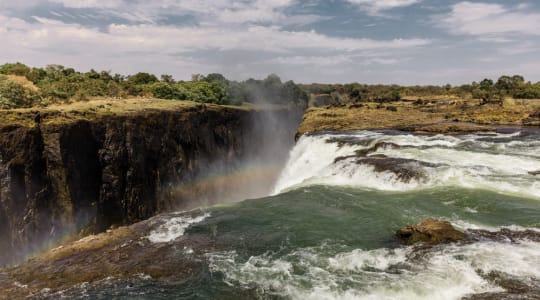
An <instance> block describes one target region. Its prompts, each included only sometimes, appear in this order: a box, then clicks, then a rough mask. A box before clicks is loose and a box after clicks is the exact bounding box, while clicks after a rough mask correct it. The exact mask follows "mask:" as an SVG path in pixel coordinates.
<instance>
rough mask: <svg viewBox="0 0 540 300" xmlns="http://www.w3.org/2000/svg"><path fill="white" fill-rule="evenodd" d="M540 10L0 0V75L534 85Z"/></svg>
mask: <svg viewBox="0 0 540 300" xmlns="http://www.w3.org/2000/svg"><path fill="white" fill-rule="evenodd" d="M539 2H540V1H537V0H524V1H502V0H500V1H488V0H485V1H449V0H305V1H297V0H240V1H231V0H152V1H143V0H0V24H1V25H0V41H1V43H0V63H3V62H15V61H20V62H23V63H26V64H28V65H31V66H45V65H47V64H53V63H54V64H62V65H66V66H71V67H75V68H76V69H79V70H82V71H87V70H89V69H90V68H94V69H97V70H110V71H112V72H116V73H122V74H130V73H135V72H138V71H146V72H152V73H155V74H157V75H160V74H172V75H174V76H175V78H177V79H188V78H190V77H191V74H195V73H202V74H207V73H211V72H218V73H222V74H224V75H226V76H227V77H229V78H233V79H247V78H249V77H255V78H261V77H264V76H266V75H267V74H269V73H276V74H278V75H280V76H281V77H282V78H283V79H293V80H295V81H297V82H303V83H310V82H353V81H358V82H363V83H398V84H445V83H451V84H459V83H465V82H470V81H472V80H479V79H482V78H484V77H491V78H494V79H496V78H497V77H498V76H499V75H501V74H522V75H524V76H525V77H526V79H528V80H531V81H540V3H539Z"/></svg>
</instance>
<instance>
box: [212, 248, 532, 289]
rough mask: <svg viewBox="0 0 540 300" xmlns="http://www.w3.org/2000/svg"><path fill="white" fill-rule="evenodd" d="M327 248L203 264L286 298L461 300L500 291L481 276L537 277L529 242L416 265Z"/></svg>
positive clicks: (386, 253)
mask: <svg viewBox="0 0 540 300" xmlns="http://www.w3.org/2000/svg"><path fill="white" fill-rule="evenodd" d="M327 247H328V246H327V245H323V246H320V247H316V248H305V249H299V250H297V251H294V252H293V253H290V254H288V255H285V256H278V255H274V254H273V253H266V254H264V255H260V256H253V257H250V258H249V259H248V260H247V261H242V260H241V259H240V258H239V256H238V255H237V254H236V252H234V251H233V252H224V253H217V254H212V255H210V256H209V257H210V259H209V260H210V267H211V270H212V271H219V272H222V273H224V274H225V276H226V280H227V281H228V282H229V283H230V284H233V285H238V286H240V287H244V288H249V287H251V288H252V287H253V286H256V287H257V289H258V291H259V293H261V294H264V295H277V296H281V297H286V298H292V299H461V298H462V297H464V296H466V295H469V294H476V293H484V292H494V291H502V289H501V288H500V287H497V286H494V285H492V284H491V283H489V282H488V281H486V280H485V279H484V278H483V277H482V276H481V275H480V274H482V273H484V274H486V273H488V272H490V271H502V272H505V273H506V274H509V275H511V276H516V277H518V278H520V279H522V280H523V281H525V282H526V281H527V280H530V278H539V277H540V250H539V249H540V243H535V242H531V241H520V242H518V243H499V242H479V243H474V244H469V245H464V246H463V245H462V246H458V245H450V246H447V247H444V248H441V249H439V250H436V251H435V252H433V253H429V254H427V255H424V256H423V258H422V259H420V260H417V259H411V258H409V257H413V256H412V255H411V254H412V253H413V248H412V247H406V248H398V249H375V250H369V251H366V250H361V249H355V250H352V251H345V252H338V253H333V252H332V251H328V249H326V248H327Z"/></svg>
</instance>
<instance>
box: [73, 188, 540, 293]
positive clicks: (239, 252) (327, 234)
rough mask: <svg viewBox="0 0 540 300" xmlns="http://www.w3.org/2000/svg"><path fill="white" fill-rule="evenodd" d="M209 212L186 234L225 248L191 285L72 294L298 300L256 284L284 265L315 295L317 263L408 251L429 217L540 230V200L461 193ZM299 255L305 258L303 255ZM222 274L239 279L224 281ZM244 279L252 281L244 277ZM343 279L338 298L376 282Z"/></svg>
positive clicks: (282, 200)
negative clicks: (406, 236) (407, 235)
mask: <svg viewBox="0 0 540 300" xmlns="http://www.w3.org/2000/svg"><path fill="white" fill-rule="evenodd" d="M204 212H209V213H210V217H208V218H207V219H205V220H204V221H202V222H200V223H198V224H194V225H192V226H191V227H190V228H189V229H188V230H187V232H186V235H187V236H189V235H191V234H201V233H202V234H208V235H212V236H215V237H217V238H218V240H219V241H220V243H222V244H224V245H226V248H225V249H224V250H223V251H220V253H208V254H207V255H205V256H203V257H199V259H201V260H205V261H207V264H208V265H209V266H211V265H214V267H212V268H210V267H209V268H206V269H205V270H202V271H201V272H200V273H199V274H197V275H196V276H194V277H193V278H191V279H189V280H187V281H186V282H179V283H168V284H164V283H162V282H161V283H160V282H159V281H155V280H152V279H144V280H143V279H138V278H133V280H128V281H125V280H124V281H119V282H115V281H112V282H109V283H105V284H98V285H94V286H88V287H82V288H81V287H78V288H75V289H74V290H72V291H68V292H66V295H69V296H70V297H83V298H84V297H90V298H101V299H109V298H110V297H118V298H122V299H128V298H129V299H253V298H261V299H282V298H283V299H287V298H294V297H289V296H287V295H286V293H285V294H283V291H282V290H278V289H279V287H278V288H275V287H272V286H265V285H264V284H263V285H262V286H263V287H261V286H260V285H259V284H257V283H256V282H257V281H258V280H260V281H262V282H264V281H271V280H276V279H277V280H282V281H285V282H287V278H283V274H281V273H280V272H279V271H272V268H274V269H275V268H276V262H280V261H286V262H287V263H291V264H292V267H291V270H292V273H293V274H291V275H290V276H291V277H292V278H294V279H291V280H293V281H295V283H294V285H295V288H297V287H298V286H300V287H302V288H304V289H305V290H310V289H312V288H313V287H314V285H315V283H314V282H312V279H311V278H310V276H311V275H306V274H308V273H310V272H311V269H312V268H319V267H320V268H321V269H324V268H326V267H328V264H327V263H324V262H323V263H321V262H319V261H322V260H328V258H332V257H335V256H336V255H341V254H343V253H345V254H347V253H351V251H353V252H352V253H354V251H355V249H356V250H358V249H361V250H362V251H368V252H366V253H371V252H369V251H370V250H374V251H377V250H376V249H390V250H389V251H391V249H400V248H402V246H401V245H400V243H399V242H398V241H397V240H396V239H395V238H394V233H395V231H396V230H397V229H398V228H399V227H401V226H403V225H405V224H410V223H415V222H418V221H420V220H422V219H425V218H427V217H435V218H440V219H446V220H449V221H451V222H453V223H454V224H457V225H459V224H465V225H464V226H466V227H471V226H472V225H478V226H482V227H494V228H495V227H500V226H507V225H514V226H515V225H519V226H523V227H535V228H539V227H540V219H539V217H538V216H540V201H537V200H531V199H526V198H520V197H510V196H506V195H502V194H498V193H494V192H490V191H485V190H472V189H460V188H439V189H432V190H422V191H415V192H382V191H373V190H359V189H354V188H346V187H329V186H312V187H306V188H300V189H297V190H293V191H290V192H287V193H284V194H280V195H277V196H273V197H267V198H261V199H254V200H247V201H243V202H239V203H234V204H227V205H221V206H215V207H211V208H208V209H205V210H204ZM299 250H300V251H302V252H301V253H300V254H299V252H298V251H299ZM231 253H234V254H231ZM372 254H373V253H371V254H370V255H372ZM306 255H308V256H309V255H311V256H313V260H315V261H316V262H313V263H312V262H308V263H307V265H306V262H305V261H304V260H305V256H306ZM375 255H378V253H377V252H375ZM380 255H383V256H384V255H388V253H386V254H385V253H384V252H383V253H380ZM390 255H392V252H390ZM254 257H256V258H259V259H261V261H259V262H257V261H255V262H254V263H253V265H254V266H257V265H258V266H259V267H260V268H261V269H264V268H266V271H264V270H263V271H262V272H259V271H257V272H258V273H257V272H255V273H256V274H251V275H246V274H249V272H254V270H253V268H251V267H250V268H249V269H250V270H242V268H245V266H246V262H247V261H248V260H250V258H251V259H252V260H253V258H254ZM250 264H251V262H250ZM318 264H322V265H321V266H318ZM216 266H217V267H216ZM222 269H224V270H228V271H230V272H233V273H231V274H232V275H231V274H226V273H227V272H223V270H222ZM234 272H240V274H235V273H234ZM242 272H244V273H245V274H244V273H242ZM244 275H246V276H247V280H246V278H243V277H242V276H244ZM341 275H343V276H341V277H340V278H337V279H336V278H333V279H331V280H330V279H329V281H332V283H328V284H330V285H332V284H337V285H338V286H337V287H335V289H336V290H338V291H345V290H347V288H358V289H361V288H362V287H363V286H364V285H365V283H367V282H369V280H370V278H371V277H370V276H367V277H366V275H365V274H341ZM295 276H296V277H295ZM230 277H233V278H232V279H231V278H230ZM298 277H305V278H304V279H302V278H301V279H298ZM338 277H339V276H338ZM355 277H359V278H363V280H364V281H365V282H364V283H363V284H359V283H358V282H354V280H353V281H350V282H349V281H348V280H349V278H355ZM235 278H236V279H237V278H240V279H239V280H236V279H235ZM359 278H356V279H359ZM358 281H359V282H360V281H361V280H358ZM315 298H317V297H315Z"/></svg>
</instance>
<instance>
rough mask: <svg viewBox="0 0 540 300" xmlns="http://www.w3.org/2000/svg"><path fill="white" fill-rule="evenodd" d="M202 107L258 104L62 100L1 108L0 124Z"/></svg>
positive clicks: (245, 107)
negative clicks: (52, 102)
mask: <svg viewBox="0 0 540 300" xmlns="http://www.w3.org/2000/svg"><path fill="white" fill-rule="evenodd" d="M203 105H204V108H205V109H211V110H220V109H239V110H252V109H257V108H259V107H257V106H252V105H243V106H219V105H215V104H201V103H197V102H192V101H178V100H163V99H156V98H129V99H111V98H93V99H91V100H89V101H78V102H72V103H65V104H54V105H50V106H47V107H32V108H21V109H9V110H0V127H2V126H9V125H16V126H26V127H35V126H37V124H38V123H37V122H36V117H37V116H38V115H39V116H40V117H41V120H40V121H41V124H43V125H58V124H64V123H69V122H75V121H79V120H93V119H99V118H103V117H107V116H117V115H129V114H137V113H142V112H150V111H182V110H186V109H190V108H199V107H203Z"/></svg>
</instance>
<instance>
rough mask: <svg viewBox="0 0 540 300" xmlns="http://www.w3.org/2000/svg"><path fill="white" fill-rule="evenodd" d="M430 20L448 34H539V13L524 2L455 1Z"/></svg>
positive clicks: (488, 36)
mask: <svg viewBox="0 0 540 300" xmlns="http://www.w3.org/2000/svg"><path fill="white" fill-rule="evenodd" d="M434 22H436V23H438V24H440V25H441V26H442V27H443V28H445V29H446V30H448V31H449V32H450V33H452V34H465V35H475V36H485V37H486V38H490V36H500V35H507V34H516V33H517V34H526V35H540V30H539V28H540V13H538V12H531V11H529V10H528V6H527V5H518V6H515V7H512V6H505V5H501V4H493V3H473V2H459V3H456V4H454V5H453V6H452V9H451V11H450V12H449V13H448V14H446V15H443V16H438V17H436V18H435V19H434ZM495 41H496V40H495ZM499 41H500V40H499Z"/></svg>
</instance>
